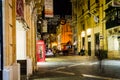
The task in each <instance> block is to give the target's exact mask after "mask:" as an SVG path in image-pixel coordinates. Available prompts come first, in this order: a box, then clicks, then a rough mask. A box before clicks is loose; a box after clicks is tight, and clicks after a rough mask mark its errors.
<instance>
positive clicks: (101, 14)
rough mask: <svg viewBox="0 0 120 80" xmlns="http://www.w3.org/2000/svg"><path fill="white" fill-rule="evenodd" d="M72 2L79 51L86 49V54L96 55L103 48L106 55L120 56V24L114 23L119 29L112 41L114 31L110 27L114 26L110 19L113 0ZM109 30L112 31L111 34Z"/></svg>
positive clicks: (76, 0) (111, 56) (110, 56)
mask: <svg viewBox="0 0 120 80" xmlns="http://www.w3.org/2000/svg"><path fill="white" fill-rule="evenodd" d="M72 3H73V10H72V11H73V14H72V16H73V18H72V19H73V23H72V25H73V24H74V23H76V25H73V27H74V28H73V29H75V28H76V29H77V30H76V31H75V32H74V34H75V35H77V51H78V52H79V51H80V49H85V50H86V54H85V55H89V56H96V55H97V52H98V50H99V49H101V50H102V51H103V53H104V56H108V57H109V58H117V57H119V55H120V50H119V48H120V45H119V25H117V26H116V25H114V24H113V25H114V26H112V27H114V28H115V30H117V31H115V32H117V33H115V35H114V38H115V39H113V38H112V40H114V41H111V37H112V34H114V33H112V32H111V30H110V29H113V28H111V27H110V26H111V25H112V24H111V22H109V21H108V20H110V19H109V18H110V16H108V15H109V14H108V12H109V7H114V6H112V3H113V2H112V0H85V1H83V0H82V1H80V0H72ZM114 8H115V7H114ZM117 9H118V7H117ZM107 16H108V17H107ZM114 18H115V17H114ZM108 27H109V28H108ZM108 32H109V33H110V32H111V36H109V35H110V34H108ZM73 39H74V38H73ZM115 45H116V46H115ZM111 46H112V47H111ZM113 47H114V48H113ZM113 49H114V50H113Z"/></svg>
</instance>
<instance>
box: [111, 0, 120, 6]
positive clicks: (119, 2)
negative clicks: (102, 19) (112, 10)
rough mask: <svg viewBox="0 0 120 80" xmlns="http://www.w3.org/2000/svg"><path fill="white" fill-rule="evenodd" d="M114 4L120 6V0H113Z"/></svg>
mask: <svg viewBox="0 0 120 80" xmlns="http://www.w3.org/2000/svg"><path fill="white" fill-rule="evenodd" d="M112 6H114V7H120V0H112Z"/></svg>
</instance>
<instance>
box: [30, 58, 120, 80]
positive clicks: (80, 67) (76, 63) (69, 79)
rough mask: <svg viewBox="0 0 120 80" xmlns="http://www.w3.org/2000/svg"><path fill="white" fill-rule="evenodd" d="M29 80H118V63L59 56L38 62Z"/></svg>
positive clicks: (119, 79)
mask: <svg viewBox="0 0 120 80" xmlns="http://www.w3.org/2000/svg"><path fill="white" fill-rule="evenodd" d="M37 65H38V71H37V72H36V73H34V74H33V75H31V76H30V78H29V80H120V76H119V74H120V61H119V60H103V61H102V67H101V69H100V66H99V61H98V60H97V59H95V58H94V59H93V58H91V57H87V56H59V57H50V58H46V62H40V63H38V64H37Z"/></svg>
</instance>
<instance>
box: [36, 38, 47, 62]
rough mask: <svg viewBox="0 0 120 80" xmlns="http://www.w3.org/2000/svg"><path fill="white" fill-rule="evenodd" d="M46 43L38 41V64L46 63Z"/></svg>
mask: <svg viewBox="0 0 120 80" xmlns="http://www.w3.org/2000/svg"><path fill="white" fill-rule="evenodd" d="M45 54H46V51H45V43H44V41H43V40H38V41H37V43H36V57H37V62H44V61H45Z"/></svg>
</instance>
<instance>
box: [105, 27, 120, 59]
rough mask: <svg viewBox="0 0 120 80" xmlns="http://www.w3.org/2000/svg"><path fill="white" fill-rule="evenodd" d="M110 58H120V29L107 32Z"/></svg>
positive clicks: (116, 28)
mask: <svg viewBox="0 0 120 80" xmlns="http://www.w3.org/2000/svg"><path fill="white" fill-rule="evenodd" d="M107 33H108V34H107V36H108V37H107V41H108V57H110V58H120V27H115V28H110V29H108V30H107Z"/></svg>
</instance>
